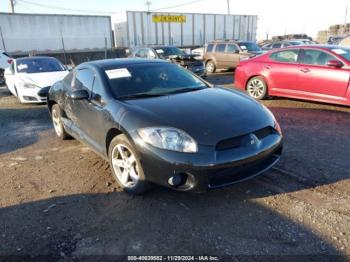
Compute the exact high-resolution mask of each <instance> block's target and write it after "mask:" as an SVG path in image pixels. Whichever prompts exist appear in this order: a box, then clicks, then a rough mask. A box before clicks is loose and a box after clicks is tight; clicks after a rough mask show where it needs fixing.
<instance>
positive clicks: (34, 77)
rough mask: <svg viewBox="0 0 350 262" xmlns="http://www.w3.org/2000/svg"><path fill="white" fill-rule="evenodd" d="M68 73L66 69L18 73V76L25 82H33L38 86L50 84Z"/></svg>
mask: <svg viewBox="0 0 350 262" xmlns="http://www.w3.org/2000/svg"><path fill="white" fill-rule="evenodd" d="M68 73H69V72H68V71H58V72H47V73H34V74H26V73H20V74H18V77H19V78H20V79H21V80H22V81H23V82H25V83H30V84H35V85H37V86H39V87H47V86H52V85H53V84H54V83H56V82H58V81H60V80H62V79H63V78H64V77H65V76H66V75H67V74H68Z"/></svg>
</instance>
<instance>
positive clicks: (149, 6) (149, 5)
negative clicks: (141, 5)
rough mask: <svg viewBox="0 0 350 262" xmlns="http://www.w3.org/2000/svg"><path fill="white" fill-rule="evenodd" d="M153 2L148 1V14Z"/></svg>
mask: <svg viewBox="0 0 350 262" xmlns="http://www.w3.org/2000/svg"><path fill="white" fill-rule="evenodd" d="M151 4H152V3H151V1H146V3H145V5H147V12H149V11H151Z"/></svg>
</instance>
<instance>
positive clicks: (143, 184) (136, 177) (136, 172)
mask: <svg viewBox="0 0 350 262" xmlns="http://www.w3.org/2000/svg"><path fill="white" fill-rule="evenodd" d="M108 156H109V164H110V166H111V170H112V174H113V176H114V178H115V180H116V181H117V183H118V184H119V185H120V187H121V188H122V189H123V191H125V192H127V193H129V194H132V195H140V194H142V193H144V192H146V191H147V190H148V189H149V183H148V182H147V181H146V177H145V174H144V172H143V169H142V165H141V162H140V160H139V157H138V154H137V153H136V150H135V148H134V146H133V145H132V144H131V143H130V142H129V140H128V138H127V137H126V136H125V135H119V136H116V137H115V138H114V139H113V140H112V142H111V144H110V146H109V152H108Z"/></svg>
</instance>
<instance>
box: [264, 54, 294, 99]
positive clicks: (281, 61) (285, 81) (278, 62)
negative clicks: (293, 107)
mask: <svg viewBox="0 0 350 262" xmlns="http://www.w3.org/2000/svg"><path fill="white" fill-rule="evenodd" d="M299 52H300V50H299V49H288V50H282V51H275V52H273V53H272V54H270V56H269V58H268V61H267V62H265V63H264V64H263V70H264V75H266V76H267V79H268V80H269V83H268V84H269V91H272V93H275V92H279V93H281V94H284V93H289V92H294V90H295V89H296V84H297V79H298V74H299V63H298V57H299Z"/></svg>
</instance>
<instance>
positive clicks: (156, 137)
mask: <svg viewBox="0 0 350 262" xmlns="http://www.w3.org/2000/svg"><path fill="white" fill-rule="evenodd" d="M137 131H138V134H139V135H140V137H141V138H142V140H143V141H144V142H145V143H147V144H150V145H152V146H155V147H158V148H162V149H167V150H172V151H178V152H185V153H195V152H197V151H198V147H197V143H196V141H195V140H194V139H193V138H192V137H190V136H189V135H188V134H186V133H185V132H184V131H182V130H179V129H177V128H171V127H146V128H140V129H138V130H137Z"/></svg>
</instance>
